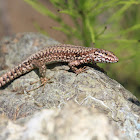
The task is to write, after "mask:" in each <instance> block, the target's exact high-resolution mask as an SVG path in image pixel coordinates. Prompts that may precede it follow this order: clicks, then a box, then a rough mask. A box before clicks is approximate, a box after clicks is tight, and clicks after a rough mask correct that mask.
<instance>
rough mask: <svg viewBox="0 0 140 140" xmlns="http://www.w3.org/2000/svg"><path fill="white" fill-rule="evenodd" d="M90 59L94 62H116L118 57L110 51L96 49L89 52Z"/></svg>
mask: <svg viewBox="0 0 140 140" xmlns="http://www.w3.org/2000/svg"><path fill="white" fill-rule="evenodd" d="M91 57H92V60H93V61H94V62H95V63H116V62H118V61H119V59H118V58H117V57H116V56H115V55H114V54H113V53H112V52H110V51H106V50H103V49H96V50H95V51H94V52H93V53H91Z"/></svg>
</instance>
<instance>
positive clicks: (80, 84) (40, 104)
mask: <svg viewBox="0 0 140 140" xmlns="http://www.w3.org/2000/svg"><path fill="white" fill-rule="evenodd" d="M53 44H58V42H56V41H54V40H52V39H50V38H48V37H46V36H43V35H40V34H35V33H23V34H17V35H14V36H12V37H6V38H4V39H3V40H2V41H1V42H0V64H1V65H0V70H1V71H0V75H1V74H2V73H4V72H5V71H6V70H3V69H6V68H8V69H10V68H12V67H13V66H14V65H17V64H19V63H20V62H21V61H23V60H24V59H26V58H27V57H28V56H29V55H30V54H32V53H34V52H36V51H38V50H40V49H42V48H44V47H47V46H49V45H53ZM48 68H49V69H47V72H46V77H48V78H50V83H47V84H46V85H45V86H44V88H43V87H40V88H39V89H36V90H34V91H31V92H29V93H27V92H26V91H28V90H31V89H33V88H35V87H38V86H39V85H40V82H37V83H35V84H33V85H31V83H32V82H34V81H37V80H39V77H38V75H37V74H36V73H38V71H37V70H35V71H32V72H30V73H28V74H26V75H24V76H21V77H20V78H17V79H16V80H14V81H13V82H11V83H10V84H9V85H8V86H6V87H5V88H4V89H1V90H0V113H1V114H2V115H3V116H7V117H8V118H9V119H10V120H16V123H19V124H18V125H17V128H16V124H14V123H13V122H11V121H9V120H6V122H8V123H5V127H3V133H2V132H0V136H1V137H2V138H3V139H4V135H3V134H4V133H5V132H6V129H8V128H7V127H9V126H8V124H9V122H10V123H11V124H12V125H15V129H18V128H19V129H18V130H19V131H20V132H17V131H15V132H16V133H18V134H17V135H19V137H20V136H23V133H24V132H25V130H24V127H27V126H29V124H31V123H30V122H32V119H34V118H36V121H37V120H38V119H39V118H40V117H41V115H42V116H44V114H47V111H48V113H50V112H52V118H53V121H54V122H55V123H56V122H57V117H56V118H55V117H54V116H55V115H56V116H57V115H58V114H57V111H58V110H59V111H58V112H59V113H60V114H61V115H62V117H63V118H64V122H65V123H64V122H63V119H62V120H61V122H62V125H64V124H65V126H63V127H64V128H67V129H69V130H70V128H69V127H71V130H70V131H73V132H74V133H72V132H71V133H68V132H69V131H64V130H62V133H61V132H58V131H59V130H58V129H59V127H57V128H56V129H57V130H55V131H57V132H58V133H57V134H56V135H55V131H54V130H53V128H51V126H50V128H49V127H48V121H45V122H44V123H43V124H42V122H40V124H39V123H38V125H40V128H41V129H43V128H44V129H45V128H46V129H45V130H46V131H45V134H44V135H46V139H47V136H48V134H49V135H50V134H51V135H50V136H53V138H52V139H54V137H55V138H56V139H60V138H61V134H62V135H63V131H64V132H66V133H64V136H65V137H66V136H67V137H69V138H70V139H72V136H73V138H75V139H76V137H78V136H79V135H80V134H81V135H82V131H81V130H79V131H78V130H75V129H80V128H81V129H83V130H84V129H85V130H86V128H87V124H86V123H89V122H87V121H88V117H87V118H86V121H83V120H82V114H81V115H80V113H81V111H82V110H86V109H85V108H87V110H92V108H93V106H94V108H96V109H97V110H99V111H100V112H102V113H103V114H101V116H103V118H102V117H101V119H99V120H101V124H102V125H104V124H103V123H102V119H103V120H104V117H105V116H107V117H108V119H109V120H110V122H111V124H110V125H112V123H113V124H115V125H117V127H118V129H119V130H118V136H115V135H114V132H113V130H112V132H110V134H108V132H106V133H105V134H106V135H108V136H110V135H113V136H114V137H117V138H118V139H119V136H120V135H119V134H121V135H122V136H124V137H127V139H130V140H138V139H140V118H139V117H140V103H139V101H138V100H137V98H136V97H135V96H134V95H132V94H131V93H130V92H129V91H127V90H126V89H125V88H124V87H123V86H122V85H120V84H119V83H118V82H116V81H115V80H112V79H110V78H109V77H108V76H107V75H106V74H104V73H102V72H100V71H99V70H95V69H94V68H92V67H88V70H87V71H86V72H85V73H80V74H79V75H76V74H75V73H73V72H70V71H68V70H69V67H68V66H67V65H62V64H61V63H59V64H51V65H49V67H48ZM69 100H73V102H72V103H71V106H73V104H78V105H77V106H76V108H77V111H78V112H79V114H78V112H77V116H79V118H78V124H77V125H76V124H75V123H76V120H74V119H71V121H69V120H67V119H68V118H67V117H68V116H70V117H71V118H72V117H73V116H72V115H71V113H72V111H73V110H70V107H69V108H68V110H67V109H66V108H67V107H65V106H66V105H67V103H68V101H69ZM81 106H84V107H83V108H81ZM63 107H64V108H65V109H64V110H63ZM46 108H47V109H48V110H45V111H42V112H39V111H41V110H42V109H46ZM78 108H81V110H80V111H79V110H78ZM55 110H57V111H55ZM69 110H70V112H71V113H70V114H67V113H68V112H69ZM35 112H39V113H38V118H37V117H36V116H33V114H34V113H35ZM44 112H45V113H44ZM65 114H66V116H67V117H64V116H65ZM89 114H90V113H88V114H87V115H89ZM91 114H92V115H93V116H94V113H91ZM91 114H90V115H91ZM39 115H40V116H39ZM63 115H64V116H63ZM90 115H89V118H90V117H91V116H92V115H91V116H90ZM96 115H97V116H98V113H97V114H96ZM96 115H95V116H94V117H95V118H94V117H93V120H91V121H95V120H96V118H97V116H96ZM80 116H81V117H80ZM83 116H84V115H83ZM48 117H49V114H48ZM42 118H43V117H42ZM50 118H51V117H50ZM91 118H92V117H91ZM99 118H100V114H99ZM105 118H106V117H105ZM94 119H95V120H94ZM54 122H53V124H52V125H57V124H55V123H54ZM95 122H96V121H95ZM97 122H98V121H97ZM104 122H106V128H107V129H110V128H112V127H113V126H109V125H108V123H107V122H108V120H107V118H106V119H105V121H104ZM73 123H74V124H75V126H74V125H73ZM82 124H83V125H82ZM93 124H94V123H93ZM22 125H23V126H22ZM2 126H4V125H2ZM68 126H69V127H68ZM94 126H95V125H93V126H92V123H91V124H90V126H89V127H93V129H91V130H90V129H89V130H90V133H89V135H88V134H85V136H86V138H87V140H88V139H89V140H90V139H92V138H95V139H96V137H94V136H97V135H94V134H93V135H92V133H93V132H94V131H95V130H94V129H96V130H98V129H97V128H96V127H95V128H94ZM99 126H100V125H99ZM30 127H31V126H30ZM52 127H53V126H52ZM75 127H76V128H75ZM100 127H101V128H102V126H100ZM64 128H63V129H64ZM113 128H114V127H113ZM34 129H37V128H34ZM48 129H51V130H48ZM9 131H10V128H9ZM34 131H36V132H37V131H39V130H34ZM34 131H33V130H31V132H33V133H34ZM98 131H99V134H100V133H103V132H102V131H100V130H98ZM9 133H10V132H9ZM33 133H30V135H32V136H34V134H33ZM39 133H40V132H39ZM43 133H44V132H43ZM60 133H61V134H60ZM85 133H88V130H87V132H86V131H85ZM25 134H27V137H26V135H25V137H26V138H27V139H30V138H29V137H28V133H25ZM66 134H67V135H66ZM38 135H39V134H38ZM103 135H104V133H103ZM70 136H71V137H70ZM75 136H76V137H75ZM90 136H91V137H90ZM113 136H112V137H113ZM9 137H10V135H9ZM37 137H38V136H37ZM39 138H40V137H39ZM79 138H80V137H79ZM5 139H8V137H7V138H5ZM23 139H24V138H23ZM42 139H43V137H42ZM48 139H51V138H50V137H48ZM77 139H78V138H77ZM97 139H99V135H98V136H97ZM106 139H107V138H106ZM108 139H109V138H108ZM110 140H111V139H110Z"/></svg>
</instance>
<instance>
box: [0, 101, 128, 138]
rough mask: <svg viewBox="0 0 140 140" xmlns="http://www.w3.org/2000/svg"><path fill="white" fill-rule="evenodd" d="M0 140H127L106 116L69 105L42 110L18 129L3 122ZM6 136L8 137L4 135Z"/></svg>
mask: <svg viewBox="0 0 140 140" xmlns="http://www.w3.org/2000/svg"><path fill="white" fill-rule="evenodd" d="M0 120H2V121H1V122H0V123H1V124H0V125H1V126H2V127H1V130H2V132H1V138H3V139H10V140H39V139H40V140H56V139H57V140H67V139H69V140H78V139H80V140H127V139H126V138H125V137H123V136H122V135H121V133H120V131H119V129H118V127H117V126H116V125H115V124H113V122H111V121H109V119H108V118H107V117H106V115H105V114H103V113H99V111H97V110H96V109H95V108H94V107H93V106H92V107H90V108H87V107H83V106H80V105H77V104H76V103H74V102H69V103H68V104H66V105H65V106H64V108H63V109H62V110H60V109H45V110H42V111H40V112H38V113H36V114H35V115H33V116H32V118H31V119H30V120H29V121H27V122H25V123H24V125H23V126H21V122H20V121H19V122H18V124H15V123H13V122H11V121H8V120H7V121H6V120H5V119H0ZM6 134H8V135H6Z"/></svg>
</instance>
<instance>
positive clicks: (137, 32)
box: [24, 0, 140, 93]
mask: <svg viewBox="0 0 140 140" xmlns="http://www.w3.org/2000/svg"><path fill="white" fill-rule="evenodd" d="M24 1H25V2H27V3H28V4H30V5H31V6H32V7H33V8H34V9H36V10H37V11H38V12H40V13H41V14H43V15H45V16H49V17H50V18H52V19H53V20H55V21H57V22H58V23H59V25H60V26H59V27H53V28H54V29H56V30H59V31H62V32H64V33H65V35H66V36H67V38H68V40H69V43H72V44H74V43H73V42H74V41H75V40H78V41H80V42H81V44H82V45H84V46H92V45H93V44H96V47H98V48H105V49H107V50H112V51H113V52H114V53H115V54H116V55H117V56H118V57H119V58H120V61H119V63H117V64H114V65H113V66H111V65H103V64H101V65H102V66H103V67H106V69H112V70H110V71H112V73H110V75H111V76H112V77H115V79H118V81H120V82H121V83H122V84H123V85H125V86H127V88H128V89H129V90H131V91H132V92H135V93H138V91H139V90H140V78H139V77H140V65H139V62H140V0H61V1H60V0H50V2H51V3H52V4H53V6H54V7H55V8H56V9H58V11H59V12H58V14H56V13H53V12H52V11H50V10H49V9H48V8H46V7H45V6H44V5H43V4H41V3H40V2H39V0H24ZM61 13H63V14H66V15H69V17H70V18H71V21H72V22H73V26H69V25H68V24H67V23H66V22H65V21H64V20H63V18H62V17H61Z"/></svg>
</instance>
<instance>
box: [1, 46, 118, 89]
mask: <svg viewBox="0 0 140 140" xmlns="http://www.w3.org/2000/svg"><path fill="white" fill-rule="evenodd" d="M118 61H119V59H118V58H117V57H116V56H115V55H114V54H113V53H112V52H110V51H107V50H104V49H98V48H92V47H83V46H75V45H69V44H59V45H54V46H49V47H47V48H45V49H43V50H40V51H38V52H37V53H34V54H32V55H31V56H29V57H28V58H27V59H26V60H25V61H23V62H22V63H21V64H19V65H18V66H15V67H14V68H12V69H11V70H9V71H8V72H7V73H5V74H3V75H2V76H0V87H3V86H4V85H6V84H7V83H9V82H12V81H13V80H14V79H16V78H18V77H20V76H22V75H23V74H26V73H28V72H30V71H32V70H33V69H36V68H38V69H39V74H40V81H41V83H42V84H44V83H45V82H46V81H47V78H46V77H45V74H46V69H47V66H46V65H47V64H50V63H54V62H66V63H68V66H69V67H70V68H71V70H72V71H73V72H74V73H76V74H79V73H81V72H83V71H84V68H83V69H82V68H78V67H77V66H79V65H81V64H86V63H94V64H96V63H116V62H118Z"/></svg>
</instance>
